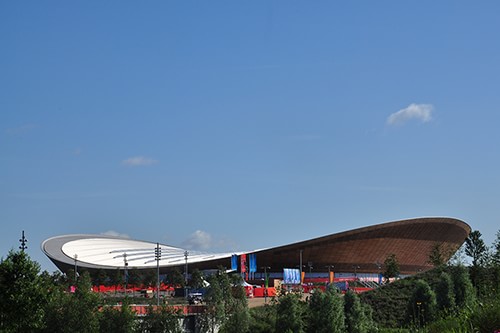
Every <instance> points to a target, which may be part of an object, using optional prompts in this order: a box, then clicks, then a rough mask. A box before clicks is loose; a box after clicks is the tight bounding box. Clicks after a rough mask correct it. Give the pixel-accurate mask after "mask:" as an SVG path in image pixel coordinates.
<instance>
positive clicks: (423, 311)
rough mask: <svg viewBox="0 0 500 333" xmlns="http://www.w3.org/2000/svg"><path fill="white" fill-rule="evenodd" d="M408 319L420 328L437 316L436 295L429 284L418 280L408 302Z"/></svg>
mask: <svg viewBox="0 0 500 333" xmlns="http://www.w3.org/2000/svg"><path fill="white" fill-rule="evenodd" d="M407 314H408V317H409V319H410V320H411V322H413V323H414V324H415V325H417V326H418V327H423V326H424V325H425V324H427V323H428V322H430V321H432V320H433V319H434V317H435V314H436V295H435V294H434V292H433V291H432V289H431V287H430V286H429V284H428V283H427V282H426V281H424V280H418V281H417V282H416V284H415V290H414V291H413V294H412V297H411V298H410V301H409V302H408V312H407Z"/></svg>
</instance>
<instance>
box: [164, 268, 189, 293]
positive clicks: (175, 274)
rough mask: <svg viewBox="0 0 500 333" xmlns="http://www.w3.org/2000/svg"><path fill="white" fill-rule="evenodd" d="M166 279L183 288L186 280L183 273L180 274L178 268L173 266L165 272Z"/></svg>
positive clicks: (171, 283) (169, 282)
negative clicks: (169, 270) (168, 271)
mask: <svg viewBox="0 0 500 333" xmlns="http://www.w3.org/2000/svg"><path fill="white" fill-rule="evenodd" d="M166 281H167V283H168V284H170V285H172V286H176V287H182V288H184V286H185V284H186V281H185V279H184V275H182V273H181V271H180V270H179V268H177V267H176V268H174V269H173V270H172V271H171V272H170V273H169V274H167V277H166Z"/></svg>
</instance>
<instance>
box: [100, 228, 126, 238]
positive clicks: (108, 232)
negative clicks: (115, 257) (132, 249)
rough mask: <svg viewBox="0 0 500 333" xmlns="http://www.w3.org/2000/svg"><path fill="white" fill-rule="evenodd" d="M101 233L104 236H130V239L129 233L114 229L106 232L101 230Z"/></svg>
mask: <svg viewBox="0 0 500 333" xmlns="http://www.w3.org/2000/svg"><path fill="white" fill-rule="evenodd" d="M101 235H104V236H113V237H121V238H128V239H130V236H129V235H127V234H121V233H119V232H118V231H114V230H108V231H105V232H101Z"/></svg>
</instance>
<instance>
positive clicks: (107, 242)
mask: <svg viewBox="0 0 500 333" xmlns="http://www.w3.org/2000/svg"><path fill="white" fill-rule="evenodd" d="M470 231H471V228H470V227H469V225H468V224H467V223H465V222H463V221H461V220H458V219H455V218H448V217H423V218H415V219H408V220H401V221H395V222H388V223H382V224H377V225H372V226H368V227H363V228H359V229H354V230H349V231H344V232H339V233H335V234H330V235H326V236H322V237H318V238H314V239H310V240H305V241H300V242H296V243H292V244H288V245H281V246H276V247H271V248H266V249H259V250H252V251H245V252H237V253H235V252H227V253H207V252H199V251H192V250H187V249H182V248H178V247H173V246H170V245H166V244H157V243H153V242H148V241H140V240H131V239H126V238H120V237H113V236H104V235H86V234H75V235H62V236H56V237H52V238H49V239H47V240H45V241H44V242H43V243H42V245H41V247H42V250H43V252H44V253H45V254H46V255H47V256H48V257H49V258H50V260H51V261H52V262H53V263H54V264H55V265H56V266H57V267H58V268H59V269H60V270H61V271H63V272H67V271H68V270H69V269H74V268H75V266H77V267H78V269H81V268H84V269H86V270H89V271H95V270H99V269H103V270H108V271H116V270H117V269H124V268H125V269H127V268H128V269H139V270H142V269H156V268H157V265H159V268H160V271H161V273H162V274H163V273H168V272H169V271H171V270H172V269H175V268H178V269H180V270H181V271H183V270H184V267H185V266H187V265H189V270H190V271H191V270H192V269H194V268H198V269H200V270H209V269H216V268H218V267H226V268H228V269H231V267H233V268H234V261H236V260H235V259H236V258H237V261H238V265H241V258H242V257H243V258H245V257H247V256H249V257H250V256H251V257H252V258H254V259H253V260H254V263H253V265H254V271H258V272H261V271H262V270H263V269H264V267H265V268H266V269H268V271H271V272H283V269H284V268H297V267H300V264H302V265H303V267H304V268H303V269H304V271H308V270H309V268H308V265H309V266H310V267H314V272H320V271H322V272H325V271H326V272H327V271H329V270H330V269H332V270H334V271H335V273H342V272H345V273H349V272H353V271H354V272H357V273H380V272H381V270H382V271H383V269H384V267H383V263H384V261H385V259H386V258H387V257H388V256H389V255H391V254H395V255H396V258H397V260H398V262H399V266H400V271H401V274H415V273H417V272H420V271H426V270H428V269H430V268H432V265H431V264H430V263H429V262H428V261H429V254H430V252H431V250H432V248H433V247H435V246H436V245H437V244H438V245H440V246H441V248H442V249H446V251H444V252H445V255H446V258H445V259H449V257H451V256H452V255H453V253H454V252H455V251H456V250H457V249H458V248H459V247H460V246H461V245H462V244H463V242H464V241H465V239H466V238H467V237H468V235H469V233H470ZM158 249H160V250H159V251H158ZM238 269H241V267H240V268H238Z"/></svg>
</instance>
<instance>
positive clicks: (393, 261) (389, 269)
mask: <svg viewBox="0 0 500 333" xmlns="http://www.w3.org/2000/svg"><path fill="white" fill-rule="evenodd" d="M384 266H385V271H384V279H385V280H386V281H389V279H390V278H394V277H398V276H399V272H400V271H399V262H398V259H397V258H396V255H395V254H394V253H393V254H390V255H389V256H388V257H387V258H386V259H385V261H384Z"/></svg>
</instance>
